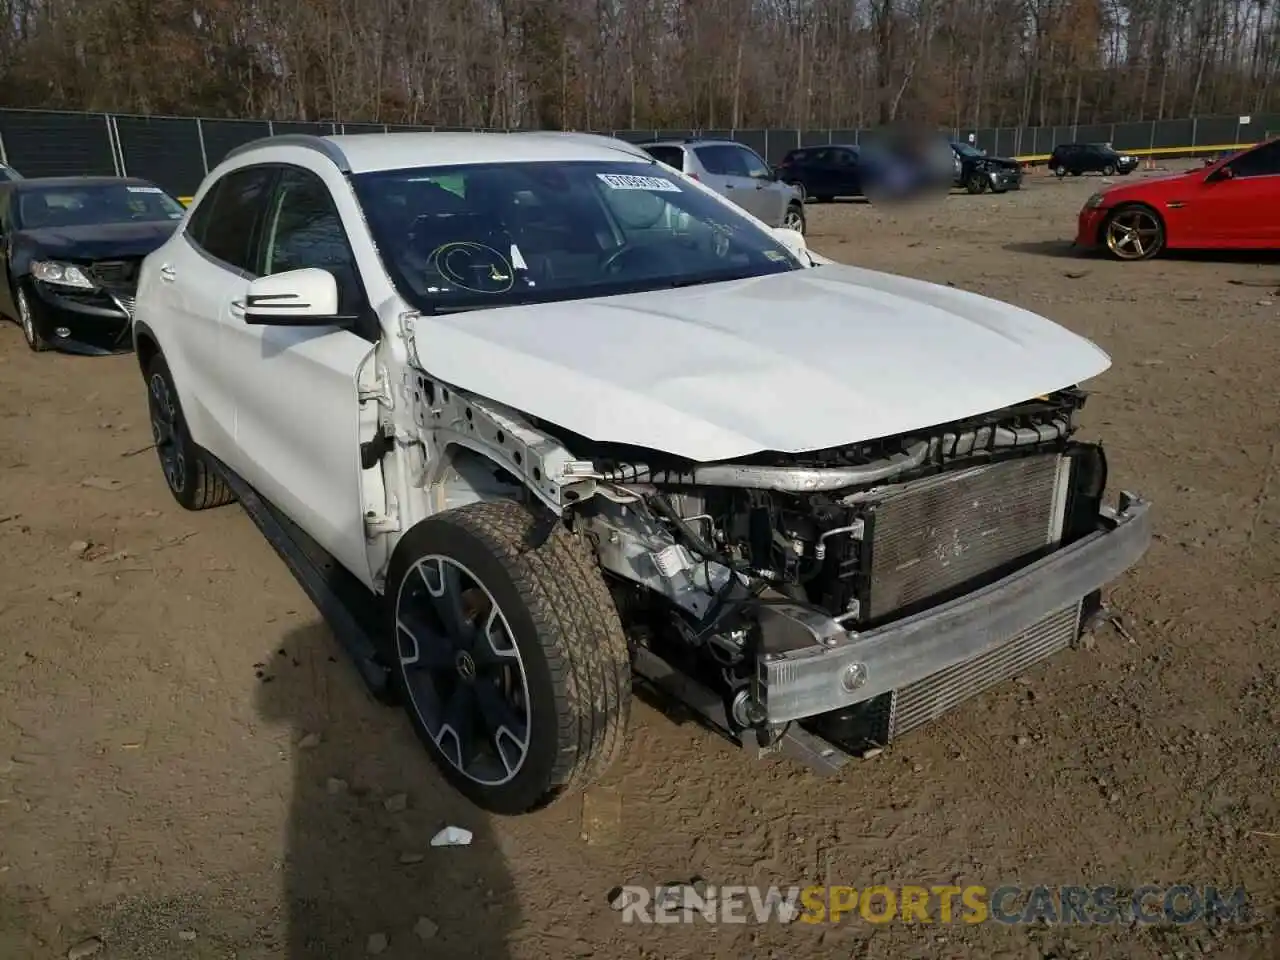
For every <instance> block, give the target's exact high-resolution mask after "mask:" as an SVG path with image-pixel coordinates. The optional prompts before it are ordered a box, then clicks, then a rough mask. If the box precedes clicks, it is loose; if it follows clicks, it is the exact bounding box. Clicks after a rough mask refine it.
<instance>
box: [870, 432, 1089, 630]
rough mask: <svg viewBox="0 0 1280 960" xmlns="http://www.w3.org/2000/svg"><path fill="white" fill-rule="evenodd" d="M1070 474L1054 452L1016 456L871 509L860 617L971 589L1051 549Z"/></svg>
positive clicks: (921, 485)
mask: <svg viewBox="0 0 1280 960" xmlns="http://www.w3.org/2000/svg"><path fill="white" fill-rule="evenodd" d="M1069 470H1070V460H1068V459H1067V458H1064V457H1061V456H1059V455H1058V454H1056V453H1055V454H1038V455H1033V456H1026V457H1019V458H1017V459H1013V460H1005V461H1002V462H999V463H991V464H985V465H983V466H979V467H973V468H970V469H967V470H959V471H956V472H954V473H946V474H942V475H940V476H937V477H932V478H929V479H927V480H922V481H918V482H916V483H913V484H910V485H908V486H907V487H905V488H904V489H903V490H901V491H900V492H897V493H894V494H892V495H890V496H889V497H887V498H886V499H884V500H882V501H880V502H879V503H877V504H876V505H875V507H874V513H873V520H872V527H871V534H870V541H871V564H870V571H869V572H870V575H869V581H868V586H867V595H868V600H867V605H866V607H865V608H864V609H863V616H864V617H865V618H866V619H868V620H879V619H880V618H882V617H886V616H888V615H890V614H894V613H895V612H897V611H903V612H907V610H906V608H916V609H918V608H919V607H920V606H922V605H928V603H929V602H930V601H932V600H935V599H937V600H941V599H945V596H944V595H946V594H947V593H948V591H951V590H954V589H956V588H961V587H963V588H964V589H966V590H968V589H975V588H976V587H978V586H980V585H982V583H983V582H985V581H989V580H992V579H996V578H998V577H999V576H1003V575H1004V574H1005V573H1007V572H1010V568H1011V567H1014V566H1019V565H1022V564H1024V563H1027V562H1030V560H1031V559H1033V558H1034V557H1035V556H1036V555H1037V554H1040V553H1042V552H1044V551H1045V549H1046V548H1047V547H1052V546H1054V545H1056V544H1057V543H1058V542H1059V541H1060V540H1061V537H1062V519H1063V514H1064V511H1065V507H1066V499H1067V496H1066V495H1067V488H1068V482H1069V478H1068V473H1069Z"/></svg>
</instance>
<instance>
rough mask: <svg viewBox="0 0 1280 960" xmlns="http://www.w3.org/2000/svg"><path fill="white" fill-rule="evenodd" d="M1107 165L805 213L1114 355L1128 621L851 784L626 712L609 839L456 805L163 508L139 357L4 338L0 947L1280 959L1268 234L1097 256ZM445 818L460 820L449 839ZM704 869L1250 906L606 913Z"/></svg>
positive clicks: (880, 257)
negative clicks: (917, 920) (792, 920)
mask: <svg viewBox="0 0 1280 960" xmlns="http://www.w3.org/2000/svg"><path fill="white" fill-rule="evenodd" d="M1097 185H1098V181H1097V179H1096V178H1092V177H1086V178H1082V179H1080V180H1074V179H1069V180H1067V181H1064V182H1057V181H1055V180H1052V179H1051V178H1047V177H1043V176H1041V177H1035V178H1033V179H1032V180H1031V181H1030V182H1029V184H1028V187H1027V189H1025V190H1024V191H1022V192H1021V193H1019V194H1010V195H1007V196H1002V197H992V196H981V197H969V196H955V197H953V198H951V199H950V200H948V201H947V202H946V203H945V204H942V205H941V206H938V207H934V208H932V209H931V210H929V211H916V212H910V213H908V212H900V213H893V214H886V213H883V212H881V211H878V210H876V209H873V208H871V207H869V206H866V205H864V204H836V205H831V206H826V207H810V227H811V233H812V241H813V243H814V246H815V247H816V248H817V249H819V250H820V251H822V252H824V253H826V254H828V255H831V256H833V257H835V258H836V259H839V260H844V261H847V262H851V263H856V264H860V265H865V266H870V267H876V268H883V269H886V270H891V271H895V272H900V273H906V274H910V275H913V276H917V277H922V278H925V279H928V280H933V281H938V282H942V283H951V284H954V285H956V286H958V287H964V288H968V289H972V290H975V291H978V292H980V293H984V294H988V295H992V296H995V297H998V298H1002V299H1006V300H1010V301H1012V302H1015V303H1017V304H1020V305H1022V306H1024V307H1027V308H1030V309H1031V310H1034V311H1037V312H1040V313H1043V314H1045V315H1047V316H1049V317H1051V318H1052V319H1054V320H1056V321H1058V322H1060V323H1063V324H1065V325H1066V326H1068V327H1070V328H1072V329H1074V330H1077V331H1079V332H1080V333H1083V334H1085V335H1087V336H1089V337H1091V338H1093V339H1094V340H1096V341H1097V342H1098V343H1099V344H1101V345H1102V346H1103V347H1104V348H1105V349H1106V350H1107V351H1108V352H1109V353H1110V354H1111V355H1112V357H1113V359H1114V366H1113V368H1112V369H1111V370H1110V371H1109V372H1108V373H1106V374H1105V375H1103V376H1102V377H1101V378H1099V379H1098V381H1096V382H1095V383H1094V384H1093V387H1094V388H1095V390H1096V395H1095V396H1094V397H1093V398H1092V400H1091V402H1090V404H1089V406H1088V407H1087V408H1086V414H1087V416H1086V430H1087V432H1088V433H1089V434H1090V435H1099V436H1103V437H1105V438H1106V440H1107V442H1108V450H1109V454H1110V462H1111V477H1112V479H1111V484H1112V486H1113V487H1114V488H1118V487H1119V486H1121V485H1123V486H1125V487H1128V488H1130V489H1134V490H1138V491H1141V492H1143V493H1144V494H1146V495H1148V496H1149V497H1150V498H1151V499H1153V500H1154V501H1155V503H1156V506H1157V509H1158V510H1159V517H1158V526H1157V529H1158V540H1157V542H1156V543H1155V544H1154V546H1153V548H1152V550H1151V552H1150V554H1149V555H1148V557H1147V559H1146V560H1145V562H1144V563H1143V564H1142V565H1141V567H1140V568H1139V569H1138V570H1136V571H1135V572H1133V573H1132V574H1131V575H1129V576H1128V577H1126V578H1125V579H1124V580H1123V581H1122V582H1121V583H1119V584H1118V585H1117V586H1116V587H1115V588H1114V589H1113V590H1112V591H1111V594H1110V603H1111V605H1112V607H1113V608H1114V610H1115V611H1116V612H1118V613H1119V614H1120V616H1121V617H1122V624H1123V631H1121V630H1117V629H1116V628H1114V627H1104V628H1102V629H1101V630H1100V631H1099V632H1098V634H1097V635H1096V642H1095V643H1094V645H1093V646H1092V648H1091V649H1082V650H1076V651H1070V652H1068V653H1065V654H1064V655H1062V656H1060V657H1058V658H1057V659H1056V660H1054V661H1052V662H1050V663H1048V664H1045V665H1042V666H1041V667H1040V668H1038V669H1036V670H1034V671H1033V672H1032V673H1030V674H1029V675H1028V676H1026V677H1024V678H1021V681H1020V682H1018V683H1010V684H1008V685H1006V686H1004V687H1002V688H1000V689H998V690H997V691H995V692H993V693H990V694H988V695H986V696H984V697H982V698H980V699H979V700H977V701H974V702H971V703H969V704H967V705H966V706H964V707H963V708H962V709H960V710H959V711H958V712H956V713H955V714H953V715H952V716H951V717H950V718H949V719H947V720H945V721H943V722H939V723H938V724H936V725H935V726H933V727H932V728H927V729H925V730H924V731H921V732H919V733H917V734H916V735H914V736H912V737H910V738H908V739H907V740H905V741H903V742H901V743H899V744H897V745H895V746H894V747H893V749H891V750H889V751H887V752H886V753H884V754H883V755H881V756H880V757H879V758H877V759H875V760H873V761H867V762H864V763H860V764H858V765H856V766H854V767H853V768H852V769H851V770H849V771H848V772H847V773H846V774H845V775H844V776H843V777H842V778H840V779H836V780H824V779H822V778H819V777H816V776H813V775H811V774H809V773H807V772H805V771H802V770H800V769H798V768H796V767H794V766H792V765H791V764H789V763H788V762H786V761H770V762H762V763H756V762H754V761H746V760H744V759H742V758H740V757H739V756H737V755H735V754H734V753H733V752H732V751H731V749H730V748H729V747H728V746H726V745H724V744H723V743H721V742H720V741H718V740H716V739H714V738H712V737H711V736H709V735H707V734H705V733H703V732H701V731H700V730H699V729H698V728H696V727H694V726H693V725H677V724H676V723H675V722H673V720H671V719H669V718H667V717H666V716H664V715H663V714H662V713H659V712H658V711H656V710H655V709H653V708H652V707H650V706H646V705H643V704H640V705H637V710H636V714H635V720H634V731H633V734H632V745H631V750H630V758H629V762H628V763H626V764H624V765H623V766H622V767H621V768H619V769H617V770H615V771H614V773H613V774H612V776H611V777H610V778H609V780H608V781H607V783H606V784H605V788H606V789H605V790H603V791H602V792H601V793H599V794H598V796H599V797H601V798H603V799H605V800H610V799H612V800H613V801H616V802H617V803H618V807H617V810H620V814H619V815H618V818H617V820H616V821H614V822H610V820H609V818H608V817H607V816H606V817H605V818H604V825H603V826H599V825H596V826H594V827H592V828H591V829H590V830H588V831H587V833H588V835H589V836H590V838H591V840H592V842H587V841H586V840H584V839H583V830H584V828H583V821H582V816H581V809H580V805H579V804H578V803H575V802H569V803H566V804H563V805H561V806H558V807H556V808H553V809H552V810H550V811H547V812H544V813H542V814H539V815H536V816H532V817H528V818H523V819H517V820H491V819H488V818H486V817H484V816H481V815H479V814H478V813H477V812H476V811H475V810H473V809H471V808H469V807H468V806H467V805H465V804H464V803H462V802H460V801H459V800H458V799H456V798H455V796H454V795H453V794H452V793H450V792H449V791H448V790H447V789H445V788H444V787H443V785H442V783H441V781H440V780H439V778H438V777H437V776H436V775H435V774H434V772H433V771H432V770H431V768H430V767H429V765H428V764H427V762H426V761H425V758H424V757H423V756H422V755H421V753H420V750H419V748H418V747H417V745H416V744H415V741H414V740H413V737H412V734H411V732H410V729H409V726H408V724H407V722H406V721H405V720H404V719H403V718H402V717H401V715H400V714H399V713H398V712H395V711H392V710H388V709H387V708H384V707H381V706H379V705H377V704H375V703H374V702H373V701H372V700H371V699H370V698H369V697H368V696H367V695H366V693H365V692H364V690H363V689H362V687H361V686H360V684H359V682H358V680H357V677H356V675H355V672H354V670H353V669H352V668H351V667H350V666H349V665H348V663H346V662H345V661H344V660H342V658H341V657H340V655H339V652H338V649H337V647H336V645H335V643H334V642H333V640H332V638H331V637H330V635H329V634H328V632H327V630H326V629H325V628H324V627H323V626H322V625H321V623H320V621H319V617H318V615H317V614H316V611H315V610H314V608H313V607H312V606H311V604H310V603H309V602H308V601H307V599H306V597H305V596H304V595H303V593H302V592H301V590H300V589H299V588H298V587H297V586H296V585H295V583H294V582H293V581H292V579H291V578H290V575H289V574H288V572H287V571H286V569H285V567H284V566H283V565H282V564H281V563H280V561H279V560H278V559H277V558H276V556H275V555H274V554H273V553H272V551H271V549H270V548H269V547H268V546H267V544H266V543H265V542H264V541H263V540H262V538H261V537H260V536H259V534H258V533H257V531H256V529H255V528H254V527H253V526H252V525H251V524H250V522H249V520H248V519H247V518H246V517H245V516H244V515H243V514H241V513H240V512H239V510H238V509H236V508H234V507H232V508H228V509H224V510H220V511H213V512H210V513H205V514H200V515H194V514H188V513H184V512H183V511H181V510H180V509H178V508H177V507H176V506H175V505H174V504H173V502H172V501H171V499H170V498H169V495H168V493H167V492H166V490H165V487H164V484H163V481H162V479H161V475H160V471H159V469H158V466H157V464H156V462H155V458H154V456H153V454H152V453H151V452H150V451H149V450H147V449H146V446H147V444H148V442H149V440H150V436H149V431H148V428H147V425H146V415H145V405H144V397H143V392H142V384H141V381H140V378H139V376H138V374H137V371H136V368H135V364H134V361H133V359H132V358H131V357H120V358H112V359H105V360H93V359H80V358H75V357H65V356H59V355H52V354H45V355H40V356H36V355H33V354H31V353H29V352H28V351H27V350H26V348H25V347H24V345H23V343H22V340H21V335H20V333H19V331H18V329H17V328H16V327H14V326H9V325H4V326H2V327H0V415H2V419H0V957H3V958H14V960H26V958H40V957H60V956H65V955H66V952H67V950H68V948H69V947H70V946H72V945H73V944H76V943H77V942H78V941H81V940H83V939H84V938H87V937H90V936H96V937H99V938H101V941H102V942H103V944H104V945H105V946H103V948H102V949H101V950H100V952H99V953H98V954H97V956H99V957H102V958H113V960H116V958H147V957H166V958H167V957H175V958H201V960H203V958H229V957H240V958H265V957H285V958H289V960H302V958H311V957H338V958H348V957H351V958H356V957H362V956H365V955H366V952H367V950H368V948H369V937H370V936H371V935H377V934H383V935H385V937H386V938H387V941H388V943H389V945H388V946H387V947H386V949H385V952H384V953H383V954H382V955H383V956H386V957H425V956H432V957H454V956H456V957H485V958H490V957H492V958H504V957H509V958H544V957H559V956H566V957H587V956H593V957H596V958H626V957H637V958H639V957H646V958H658V957H671V958H676V957H715V958H729V957H734V958H740V957H759V958H766V957H775V956H776V957H788V958H799V957H822V958H831V957H867V958H886V960H888V958H899V957H913V956H920V957H984V958H985V957H1013V958H1042V957H1043V958H1048V957H1057V958H1070V957H1077V956H1096V957H1102V956H1106V957H1114V956H1132V957H1139V958H1146V957H1152V958H1154V957H1169V958H1174V957H1192V956H1198V955H1199V954H1200V953H1201V952H1204V953H1211V954H1212V955H1215V956H1224V957H1227V956H1229V957H1253V956H1258V957H1263V956H1270V957H1274V956H1276V955H1277V954H1276V952H1275V951H1276V950H1277V949H1278V948H1277V943H1278V942H1280V941H1277V939H1276V933H1275V907H1274V903H1275V901H1276V896H1277V893H1280V867H1278V866H1277V854H1280V793H1278V792H1277V789H1276V788H1277V779H1278V776H1277V771H1278V770H1280V738H1278V737H1277V730H1278V729H1280V658H1277V655H1276V653H1277V649H1278V645H1277V641H1278V640H1280V632H1278V628H1277V623H1278V622H1280V621H1278V619H1277V614H1278V613H1280V589H1278V579H1280V544H1278V542H1277V539H1276V533H1277V523H1280V480H1277V479H1276V477H1275V476H1274V475H1275V473H1276V469H1277V457H1278V454H1280V408H1277V405H1276V403H1275V383H1276V379H1275V376H1276V370H1277V369H1280V330H1278V328H1277V323H1278V321H1277V317H1278V311H1280V297H1277V296H1274V295H1273V291H1275V290H1276V288H1277V286H1280V263H1277V262H1276V261H1275V260H1271V261H1269V262H1263V263H1259V262H1258V261H1257V259H1256V258H1255V259H1252V260H1251V259H1245V258H1221V257H1219V258H1209V257H1183V258H1178V259H1164V260H1159V261H1156V262H1153V263H1149V264H1137V265H1122V264H1114V263H1110V262H1104V261H1101V260H1096V259H1082V258H1079V257H1075V256H1073V255H1072V254H1071V253H1070V251H1069V250H1068V248H1067V240H1069V238H1070V236H1071V233H1072V231H1073V227H1074V221H1075V214H1076V211H1077V210H1078V209H1079V207H1080V205H1081V203H1082V202H1083V200H1084V199H1085V197H1086V196H1087V195H1088V194H1089V192H1090V191H1091V190H1093V189H1096V187H1097ZM780 322H781V320H780ZM921 347H922V349H927V347H928V345H927V344H922V345H921ZM938 389H946V385H945V384H939V385H938ZM317 740H318V742H316V741H317ZM402 804H403V809H401V806H402ZM445 824H454V825H458V826H463V827H466V828H468V829H470V830H472V831H473V832H474V840H473V842H472V844H471V845H470V846H469V847H455V848H442V849H433V848H431V847H430V846H429V845H428V841H429V838H430V837H431V836H432V835H433V834H434V833H435V832H436V831H437V830H438V829H439V828H440V827H441V826H443V825H445ZM693 875H700V876H702V877H705V878H707V879H708V880H710V881H711V882H713V883H723V884H738V883H743V884H745V883H761V884H770V883H777V884H791V883H798V884H808V883H822V882H828V881H829V882H831V883H839V884H852V885H854V886H859V887H861V886H865V885H869V884H872V883H886V884H923V885H926V886H927V885H932V884H945V883H952V882H955V883H959V884H967V883H977V884H984V885H986V886H987V887H988V888H995V887H998V886H1000V885H1002V884H1005V883H1023V884H1033V883H1046V884H1073V883H1079V884H1111V885H1114V886H1117V887H1121V888H1127V889H1133V888H1136V887H1138V886H1140V885H1142V884H1144V883H1154V884H1174V883H1178V882H1188V883H1193V884H1205V883H1217V884H1222V885H1225V886H1228V887H1231V886H1234V885H1236V884H1243V885H1245V886H1246V887H1247V889H1248V890H1249V891H1250V896H1251V898H1252V901H1253V903H1254V904H1255V908H1256V910H1257V913H1258V914H1259V916H1260V922H1259V923H1258V924H1256V925H1254V926H1252V927H1247V928H1223V929H1219V930H1216V931H1210V930H1209V929H1207V928H1206V927H1204V926H1201V925H1194V926H1191V927H1189V928H1182V929H1170V928H1161V929H1151V928H1127V927H1125V928H1119V927H1108V928H1099V927H1093V928H1083V927H1076V928H1049V927H1043V926H1041V927H1035V928H1008V927H1003V926H1000V925H998V924H987V925H983V926H964V925H959V924H957V925H953V926H950V927H939V926H936V925H935V926H932V927H926V928H921V927H918V926H917V927H914V928H912V927H907V926H904V925H902V924H897V923H894V924H888V925H879V926H877V925H872V924H868V923H867V922H865V921H863V920H861V919H858V918H856V917H854V918H853V919H852V920H851V921H849V922H846V923H844V924H841V925H840V926H825V927H813V926H805V925H802V924H793V925H790V926H780V925H769V926H759V927H757V926H719V927H716V926H711V925H709V924H706V923H703V922H699V923H697V924H695V925H693V926H675V927H671V926H668V927H639V926H624V925H622V924H621V923H620V922H619V917H618V914H617V913H615V912H613V911H612V910H611V909H610V908H609V906H608V903H607V899H608V892H609V891H610V889H611V888H613V887H614V886H615V885H618V884H625V883H639V884H655V883H661V882H666V881H671V880H678V879H686V878H689V877H691V876H693ZM421 917H426V918H428V919H429V921H430V923H429V924H428V925H426V926H425V927H423V928H420V932H421V933H424V934H428V935H429V936H428V938H427V939H426V940H425V941H424V940H423V939H421V938H420V936H419V935H418V934H417V933H415V931H414V928H415V925H416V924H418V923H419V918H421ZM431 927H434V928H435V929H431ZM378 945H379V944H376V943H375V944H374V946H375V947H376V946H378Z"/></svg>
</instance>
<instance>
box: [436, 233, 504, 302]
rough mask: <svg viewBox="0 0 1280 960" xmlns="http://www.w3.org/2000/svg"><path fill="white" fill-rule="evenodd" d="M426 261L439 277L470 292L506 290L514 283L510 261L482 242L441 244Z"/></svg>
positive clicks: (502, 291) (499, 291)
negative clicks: (428, 261)
mask: <svg viewBox="0 0 1280 960" xmlns="http://www.w3.org/2000/svg"><path fill="white" fill-rule="evenodd" d="M429 260H430V263H431V265H432V266H433V267H435V270H436V272H437V273H438V274H440V276H442V277H444V278H445V279H446V280H448V281H449V282H450V283H453V284H456V285H457V286H458V287H459V288H460V289H462V290H466V291H468V292H470V293H494V294H496V293H506V292H507V291H508V290H510V289H511V288H512V287H513V286H514V285H515V271H514V270H513V269H512V267H511V263H510V262H509V261H508V260H507V258H506V257H504V256H503V255H502V254H501V253H499V252H498V251H497V250H495V249H493V247H490V246H486V245H485V244H483V243H472V242H470V241H456V242H454V243H442V244H441V245H440V246H438V247H436V248H435V249H434V250H433V251H431V256H430V258H429Z"/></svg>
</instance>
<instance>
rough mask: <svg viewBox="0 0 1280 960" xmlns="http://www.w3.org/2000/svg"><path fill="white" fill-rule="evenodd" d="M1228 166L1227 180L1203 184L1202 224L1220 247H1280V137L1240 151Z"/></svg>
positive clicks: (1200, 211)
mask: <svg viewBox="0 0 1280 960" xmlns="http://www.w3.org/2000/svg"><path fill="white" fill-rule="evenodd" d="M1227 167H1228V168H1229V169H1230V170H1231V177H1230V179H1221V180H1214V181H1213V182H1211V183H1205V184H1204V185H1203V190H1204V202H1203V203H1202V204H1201V205H1200V210H1199V213H1200V220H1201V221H1202V222H1201V224H1200V225H1201V227H1202V228H1203V229H1204V230H1205V231H1206V232H1207V233H1208V235H1209V236H1210V238H1211V239H1213V240H1214V241H1215V242H1216V243H1217V244H1220V245H1222V246H1228V247H1240V248H1253V249H1271V248H1276V247H1280V217H1277V216H1276V212H1277V211H1278V210H1280V140H1273V141H1271V142H1270V143H1264V144H1262V145H1261V146H1259V147H1255V148H1254V149H1253V150H1250V151H1249V152H1248V153H1244V154H1241V155H1240V156H1238V157H1236V158H1235V159H1234V160H1232V161H1231V162H1230V163H1228V164H1227Z"/></svg>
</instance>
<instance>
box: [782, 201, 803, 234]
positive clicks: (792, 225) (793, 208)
mask: <svg viewBox="0 0 1280 960" xmlns="http://www.w3.org/2000/svg"><path fill="white" fill-rule="evenodd" d="M782 225H783V226H784V227H786V228H787V229H788V230H797V231H799V232H800V233H804V232H805V230H806V229H807V225H806V223H805V219H804V207H802V206H801V205H800V203H799V202H797V203H793V204H791V205H790V206H789V207H787V212H786V214H785V215H784V216H783V218H782Z"/></svg>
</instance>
